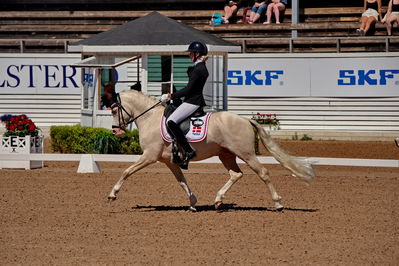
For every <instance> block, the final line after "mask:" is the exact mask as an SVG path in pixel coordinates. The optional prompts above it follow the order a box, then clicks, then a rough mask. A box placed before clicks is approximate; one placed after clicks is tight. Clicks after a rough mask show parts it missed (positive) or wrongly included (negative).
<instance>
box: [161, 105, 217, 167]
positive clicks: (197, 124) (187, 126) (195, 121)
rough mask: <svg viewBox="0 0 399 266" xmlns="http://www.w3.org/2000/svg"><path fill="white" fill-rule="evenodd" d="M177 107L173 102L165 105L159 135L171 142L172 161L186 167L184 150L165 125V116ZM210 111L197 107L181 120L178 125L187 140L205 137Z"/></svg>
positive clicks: (199, 139)
mask: <svg viewBox="0 0 399 266" xmlns="http://www.w3.org/2000/svg"><path fill="white" fill-rule="evenodd" d="M176 109H177V106H175V105H173V104H169V105H167V107H166V108H165V111H164V114H163V117H162V119H161V135H162V138H163V139H164V140H165V141H167V142H172V162H173V163H176V164H178V165H179V166H180V167H181V168H183V169H187V165H186V163H185V162H184V160H183V157H184V156H183V155H184V151H183V149H182V148H181V147H179V145H178V144H177V142H176V141H175V140H174V139H173V138H172V137H171V136H173V134H172V133H171V132H169V129H168V127H167V126H166V120H167V118H168V117H169V116H170V115H171V114H172V113H173V112H174V111H175V110H176ZM210 115H211V113H205V112H204V110H203V108H199V109H198V110H197V111H195V112H194V113H193V114H192V115H191V116H189V117H188V118H186V119H185V120H183V121H182V122H181V123H180V124H179V127H180V129H181V130H182V132H183V133H184V135H185V136H186V139H187V141H188V142H200V141H202V140H204V139H205V138H206V133H207V128H208V121H209V117H210Z"/></svg>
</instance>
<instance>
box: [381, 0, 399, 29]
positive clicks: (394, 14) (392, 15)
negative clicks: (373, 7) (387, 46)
mask: <svg viewBox="0 0 399 266" xmlns="http://www.w3.org/2000/svg"><path fill="white" fill-rule="evenodd" d="M381 22H382V23H383V24H385V26H386V27H387V34H388V36H391V35H392V26H393V24H394V23H397V24H398V25H399V0H390V1H389V4H388V10H387V13H386V14H385V16H384V18H383V19H382V20H381Z"/></svg>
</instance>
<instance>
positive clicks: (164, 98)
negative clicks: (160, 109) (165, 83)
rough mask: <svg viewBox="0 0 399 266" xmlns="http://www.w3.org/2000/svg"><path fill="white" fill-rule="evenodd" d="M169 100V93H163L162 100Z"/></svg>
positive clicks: (164, 101)
mask: <svg viewBox="0 0 399 266" xmlns="http://www.w3.org/2000/svg"><path fill="white" fill-rule="evenodd" d="M167 101H169V94H167V93H166V94H162V96H161V102H163V103H166V102H167Z"/></svg>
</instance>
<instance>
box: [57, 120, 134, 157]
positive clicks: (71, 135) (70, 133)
mask: <svg viewBox="0 0 399 266" xmlns="http://www.w3.org/2000/svg"><path fill="white" fill-rule="evenodd" d="M50 137H51V147H52V150H53V151H54V152H61V153H108V154H141V153H142V151H141V148H140V144H139V143H140V142H139V133H138V130H133V131H131V130H126V134H124V135H123V136H114V135H113V134H112V131H111V130H108V129H104V128H91V127H82V126H80V125H75V126H52V127H51V128H50Z"/></svg>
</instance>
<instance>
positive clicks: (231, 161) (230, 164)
mask: <svg viewBox="0 0 399 266" xmlns="http://www.w3.org/2000/svg"><path fill="white" fill-rule="evenodd" d="M219 158H220V160H221V161H222V163H223V165H224V167H226V169H227V170H228V171H229V174H230V179H229V180H228V181H227V183H226V184H224V186H223V187H222V188H221V189H220V190H219V191H218V192H217V194H216V198H215V208H216V209H219V208H220V207H221V206H222V204H223V198H224V196H225V194H226V192H227V191H228V190H229V189H230V188H231V187H232V186H233V185H234V183H236V182H237V181H238V180H239V179H240V178H241V177H242V171H241V169H240V168H239V167H238V165H237V162H236V156H235V155H234V154H232V153H230V152H224V153H222V154H220V155H219Z"/></svg>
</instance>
